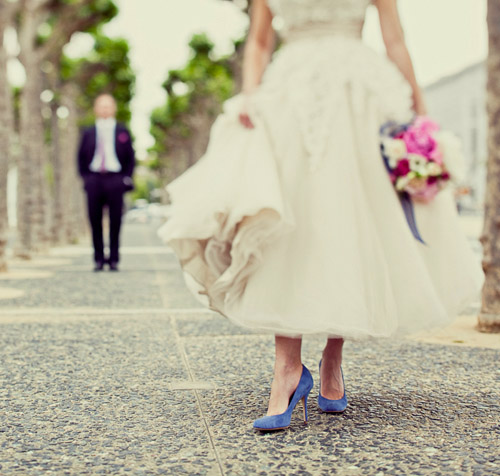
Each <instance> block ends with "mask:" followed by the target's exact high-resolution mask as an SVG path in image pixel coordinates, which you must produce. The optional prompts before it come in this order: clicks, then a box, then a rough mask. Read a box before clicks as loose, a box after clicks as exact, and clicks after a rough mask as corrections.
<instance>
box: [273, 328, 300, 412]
mask: <svg viewBox="0 0 500 476" xmlns="http://www.w3.org/2000/svg"><path fill="white" fill-rule="evenodd" d="M275 343H276V361H275V363H274V378H273V383H272V385H271V396H270V398H269V408H268V410H267V414H268V415H279V414H280V413H283V412H284V411H286V409H287V408H288V404H289V400H290V397H291V395H292V394H293V392H294V391H295V389H296V388H297V385H298V384H299V380H300V376H301V375H302V360H301V356H300V350H301V346H302V338H298V339H296V338H291V337H281V336H276V337H275Z"/></svg>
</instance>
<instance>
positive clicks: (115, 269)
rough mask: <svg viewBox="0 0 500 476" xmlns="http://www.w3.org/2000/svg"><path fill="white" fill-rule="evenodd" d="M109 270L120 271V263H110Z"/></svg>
mask: <svg viewBox="0 0 500 476" xmlns="http://www.w3.org/2000/svg"><path fill="white" fill-rule="evenodd" d="M109 270H110V271H118V263H117V262H116V261H110V262H109Z"/></svg>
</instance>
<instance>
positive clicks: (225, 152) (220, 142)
mask: <svg viewBox="0 0 500 476" xmlns="http://www.w3.org/2000/svg"><path fill="white" fill-rule="evenodd" d="M241 101H242V98H241V97H240V96H235V97H234V98H232V99H230V100H229V101H227V102H226V103H225V106H224V112H223V113H222V114H221V115H220V116H219V117H218V119H217V120H216V122H215V124H214V126H213V128H212V131H211V137H210V143H209V146H208V149H207V152H206V154H205V155H204V157H202V158H201V159H200V160H199V161H198V162H197V163H196V164H195V165H194V166H193V167H191V168H190V169H189V170H188V171H187V172H185V173H184V174H183V175H182V176H180V177H179V178H177V179H176V180H175V181H173V182H172V183H170V185H169V186H168V187H167V190H168V192H169V194H170V197H171V200H172V215H171V217H170V218H169V220H168V221H167V223H166V224H165V225H164V226H163V227H162V228H161V229H160V230H159V234H160V236H161V237H162V238H163V239H164V240H165V241H166V242H167V243H168V244H169V245H170V246H171V247H172V248H173V250H174V251H175V252H176V254H177V255H178V257H179V260H180V264H181V266H182V268H183V270H184V274H185V277H186V282H187V284H188V286H189V288H190V289H191V290H192V292H193V293H194V294H195V296H196V297H198V298H199V299H200V300H201V301H202V302H203V303H204V304H206V305H207V306H209V307H210V308H211V309H214V310H216V311H218V312H220V313H221V314H223V315H225V316H227V317H228V318H229V319H230V320H232V321H233V322H235V323H237V324H239V325H241V326H244V327H247V328H251V329H255V330H258V331H266V332H270V333H275V334H278V335H285V336H299V335H303V334H313V333H314V334H316V333H322V334H326V335H330V336H341V337H346V338H361V337H369V336H374V337H377V336H390V335H397V334H408V333H414V332H417V331H422V330H427V329H430V328H433V327H439V326H443V325H446V324H447V323H448V322H450V321H451V320H453V319H454V318H455V317H456V315H457V313H458V312H459V311H460V310H461V309H462V307H464V306H465V305H467V304H468V303H469V302H470V300H471V299H475V298H477V296H478V292H479V289H480V286H481V284H482V278H483V277H482V271H481V269H480V265H479V259H478V258H477V257H476V256H474V254H473V253H472V251H471V249H470V247H469V244H468V242H467V240H466V238H465V236H464V235H463V233H462V231H461V229H460V226H459V222H458V216H457V212H456V207H455V203H454V199H453V196H452V192H451V191H450V190H444V191H442V192H440V193H439V194H438V195H437V197H436V198H435V199H434V200H433V201H432V202H431V203H429V204H426V205H419V204H416V206H415V208H416V220H417V224H418V227H419V230H420V233H421V235H422V237H423V239H424V241H425V244H422V243H420V242H418V241H417V240H415V238H414V237H413V235H412V233H411V231H410V229H409V227H408V224H407V221H406V218H405V216H404V213H403V211H402V208H401V205H400V202H399V199H398V197H397V195H396V193H395V191H394V189H393V186H392V184H391V182H390V180H389V177H388V174H387V171H386V169H385V167H384V164H383V161H382V158H381V155H380V133H379V130H380V127H381V125H382V124H384V123H385V122H387V121H389V120H395V121H401V122H403V121H408V120H410V119H411V117H412V112H411V90H410V87H409V85H408V84H407V83H406V81H405V80H404V78H403V77H402V75H401V74H400V72H399V71H398V70H397V68H396V67H395V66H394V65H393V64H392V63H391V62H390V61H389V60H388V59H387V58H385V57H383V56H380V55H378V54H377V53H375V52H374V51H372V50H371V49H370V48H368V47H367V46H365V45H363V43H362V42H361V40H358V39H352V38H345V37H341V36H334V35H332V36H325V37H321V38H302V39H298V40H296V41H293V42H290V43H288V44H286V45H285V46H284V47H283V48H282V49H281V50H280V51H279V52H278V53H277V55H275V58H274V60H273V62H272V63H271V64H270V66H269V67H268V69H267V71H266V74H265V75H264V78H263V81H262V84H261V85H260V87H259V89H258V91H257V92H256V93H254V94H253V96H252V98H251V110H250V116H251V119H252V120H253V122H254V124H255V128H254V129H245V128H243V127H242V126H241V125H240V124H239V122H238V113H239V111H240V106H241Z"/></svg>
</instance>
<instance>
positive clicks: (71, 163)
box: [61, 83, 87, 243]
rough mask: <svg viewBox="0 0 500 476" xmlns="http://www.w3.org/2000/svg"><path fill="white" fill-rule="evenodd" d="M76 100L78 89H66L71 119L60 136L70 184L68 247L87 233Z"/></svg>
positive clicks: (67, 192)
mask: <svg viewBox="0 0 500 476" xmlns="http://www.w3.org/2000/svg"><path fill="white" fill-rule="evenodd" d="M77 96H78V89H77V88H76V87H75V86H74V85H73V84H71V83H68V84H65V85H64V87H63V91H62V98H61V105H63V106H65V107H66V108H67V109H68V118H67V119H66V120H65V121H64V122H63V123H62V127H63V128H64V129H63V132H62V134H61V135H62V137H63V141H62V144H61V154H62V156H63V166H64V168H65V177H66V184H67V185H66V187H65V189H64V190H65V191H64V202H65V204H66V208H65V211H64V213H65V219H64V223H65V239H66V241H67V242H69V243H76V242H77V241H78V239H79V238H81V237H82V236H83V235H85V234H86V233H87V217H86V206H85V194H84V192H83V185H82V180H81V178H80V176H79V174H78V167H77V151H78V145H79V141H80V135H79V127H78V118H79V116H78V108H77V106H76V98H77Z"/></svg>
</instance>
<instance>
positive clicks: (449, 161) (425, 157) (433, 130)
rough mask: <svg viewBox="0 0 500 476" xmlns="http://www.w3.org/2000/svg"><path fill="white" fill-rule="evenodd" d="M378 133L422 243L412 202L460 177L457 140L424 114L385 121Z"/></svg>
mask: <svg viewBox="0 0 500 476" xmlns="http://www.w3.org/2000/svg"><path fill="white" fill-rule="evenodd" d="M381 136H382V137H381V151H382V157H383V159H384V163H385V166H386V168H387V170H388V172H389V177H390V179H391V182H392V183H393V185H394V187H395V189H396V191H397V192H398V194H399V198H400V201H401V205H402V207H403V211H404V213H405V216H406V219H407V221H408V225H409V226H410V229H411V231H412V233H413V235H414V236H415V238H417V240H419V241H421V242H422V243H423V242H424V241H423V240H422V237H421V236H420V233H419V231H418V229H417V225H416V222H415V215H414V210H413V201H417V202H421V203H428V202H430V201H431V200H432V199H433V198H434V197H435V196H436V194H437V193H438V192H439V191H440V190H441V189H443V188H444V187H445V186H446V185H447V184H448V182H450V181H453V182H456V183H458V182H461V181H462V180H463V179H464V175H465V174H464V171H465V166H464V164H465V161H464V157H463V154H462V150H461V144H460V141H459V139H458V138H457V137H456V136H455V135H454V134H452V133H451V132H446V131H442V130H441V129H440V127H439V126H438V125H437V124H436V123H435V122H434V121H432V120H430V119H429V118H428V117H425V116H417V117H416V118H415V119H414V120H413V121H412V122H411V123H409V124H404V125H399V124H395V123H388V124H386V125H384V126H383V127H382V129H381Z"/></svg>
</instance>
